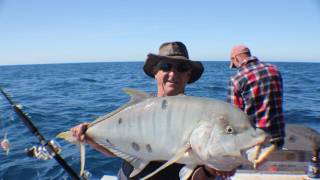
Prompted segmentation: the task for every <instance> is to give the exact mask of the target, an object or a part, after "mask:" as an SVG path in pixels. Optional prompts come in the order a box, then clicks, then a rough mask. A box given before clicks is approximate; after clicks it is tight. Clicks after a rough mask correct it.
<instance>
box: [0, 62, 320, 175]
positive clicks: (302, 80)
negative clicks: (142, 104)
mask: <svg viewBox="0 0 320 180" xmlns="http://www.w3.org/2000/svg"><path fill="white" fill-rule="evenodd" d="M273 64H276V65H277V66H278V68H279V69H280V71H281V73H282V76H283V81H284V112H285V118H286V122H287V123H292V124H293V123H294V124H301V125H305V126H309V127H312V128H314V129H316V130H317V131H319V132H320V123H319V122H320V108H319V107H320V78H319V76H318V73H319V72H320V63H300V62H294V63H293V62H273ZM142 66H143V62H106V63H81V64H47V65H16V66H0V86H1V87H2V88H3V89H4V90H5V91H6V92H8V93H9V94H10V95H11V96H12V98H13V100H14V101H15V102H16V103H19V104H21V105H22V106H23V110H24V111H25V112H26V113H28V115H29V116H30V117H31V119H32V121H33V123H34V124H35V126H36V127H37V128H38V129H39V131H40V132H41V133H42V134H43V135H44V136H45V138H46V139H48V140H49V139H55V136H56V135H57V134H58V133H59V132H62V131H66V130H68V129H69V128H70V127H72V126H74V125H77V124H79V123H82V122H88V121H93V120H94V119H96V118H97V117H99V116H102V115H105V114H107V113H109V112H112V111H113V110H115V109H116V108H118V107H120V106H121V105H123V104H124V103H126V102H127V101H128V100H129V97H128V95H126V94H125V93H124V92H123V91H122V89H123V88H134V89H138V90H142V91H147V92H156V84H155V81H154V80H153V79H152V78H150V77H148V76H146V75H145V74H144V73H143V70H142ZM204 66H205V72H204V74H203V76H202V78H201V79H200V80H199V81H197V82H196V83H193V84H191V85H189V86H188V87H187V94H188V95H192V96H202V97H210V98H216V99H221V100H225V99H226V94H227V84H228V79H229V77H230V76H231V75H232V74H234V73H235V70H232V69H229V68H228V62H226V61H225V62H223V61H221V62H204ZM6 133H7V137H8V139H9V140H10V142H11V149H10V152H9V154H8V155H6V153H5V152H4V151H3V150H2V149H1V150H0V179H3V180H9V179H10V180H15V179H16V180H21V179H24V180H29V179H30V180H31V179H32V180H37V179H39V180H40V179H41V180H44V179H71V178H70V177H69V176H68V174H67V173H66V172H65V171H64V170H63V169H62V168H61V167H60V166H59V164H58V163H57V162H56V161H55V160H48V161H44V160H37V159H34V158H32V157H29V156H27V155H26V153H25V149H26V148H30V147H32V146H34V145H39V142H38V139H37V138H36V137H35V136H34V135H33V134H32V133H30V131H29V129H27V128H26V127H25V125H24V124H23V123H22V122H21V121H20V119H19V118H17V116H16V115H15V113H14V112H13V111H12V109H11V107H10V105H9V104H8V102H7V101H6V99H5V98H4V97H3V96H2V95H1V96H0V139H2V138H3V137H4V135H5V134H6ZM57 141H58V142H59V144H60V145H61V147H62V152H61V156H62V157H63V158H64V159H65V160H66V161H67V163H68V164H69V165H70V166H71V167H72V168H73V169H74V170H75V171H76V172H79V169H80V163H79V162H80V158H79V154H80V153H79V148H78V146H76V145H71V144H69V143H66V142H64V141H62V140H57ZM86 149H87V151H86V167H85V169H86V170H88V171H89V172H90V173H91V174H92V176H91V179H100V178H101V177H102V176H103V175H106V174H108V175H115V174H116V173H117V170H118V169H119V167H120V165H121V160H120V159H118V158H108V157H105V156H104V155H102V154H100V153H99V152H97V151H95V150H94V149H91V148H90V147H89V146H86Z"/></svg>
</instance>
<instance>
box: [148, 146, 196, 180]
mask: <svg viewBox="0 0 320 180" xmlns="http://www.w3.org/2000/svg"><path fill="white" fill-rule="evenodd" d="M190 149H191V145H190V144H187V145H186V146H184V147H183V148H181V149H180V150H179V151H178V152H177V153H176V155H175V156H173V157H172V158H171V159H170V160H169V161H167V162H166V163H165V164H163V165H162V166H161V167H159V168H158V169H157V170H155V171H153V172H152V173H150V174H149V175H147V176H145V177H144V178H142V179H148V178H150V177H152V176H153V175H155V174H157V173H158V172H160V171H161V170H163V169H165V168H166V167H168V166H170V165H171V164H173V163H175V162H177V161H178V160H179V159H181V158H182V157H183V156H184V155H185V153H186V152H188V150H190Z"/></svg>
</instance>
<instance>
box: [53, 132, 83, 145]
mask: <svg viewBox="0 0 320 180" xmlns="http://www.w3.org/2000/svg"><path fill="white" fill-rule="evenodd" d="M56 137H57V138H60V139H64V140H66V141H68V142H70V143H72V144H79V141H78V140H77V139H76V138H75V137H73V136H72V134H71V132H70V131H65V132H61V133H59V134H58V135H57V136H56Z"/></svg>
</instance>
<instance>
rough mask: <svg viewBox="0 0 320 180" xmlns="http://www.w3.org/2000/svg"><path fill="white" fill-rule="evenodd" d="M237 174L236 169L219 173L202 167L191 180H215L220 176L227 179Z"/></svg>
mask: <svg viewBox="0 0 320 180" xmlns="http://www.w3.org/2000/svg"><path fill="white" fill-rule="evenodd" d="M235 173H236V169H234V170H232V171H219V170H216V169H214V168H210V167H208V166H202V167H199V168H197V169H196V170H195V171H194V173H193V175H192V178H191V180H210V179H215V178H216V177H218V176H219V177H222V178H223V179H226V178H228V177H231V176H233V175H234V174H235Z"/></svg>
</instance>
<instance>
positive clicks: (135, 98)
mask: <svg viewBox="0 0 320 180" xmlns="http://www.w3.org/2000/svg"><path fill="white" fill-rule="evenodd" d="M123 91H124V92H126V93H127V94H129V95H130V96H131V99H130V101H129V103H128V104H127V105H132V104H136V103H138V102H141V101H144V100H146V99H148V98H151V97H153V96H152V95H151V94H149V93H146V92H143V91H138V90H135V89H130V88H124V89H123Z"/></svg>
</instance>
